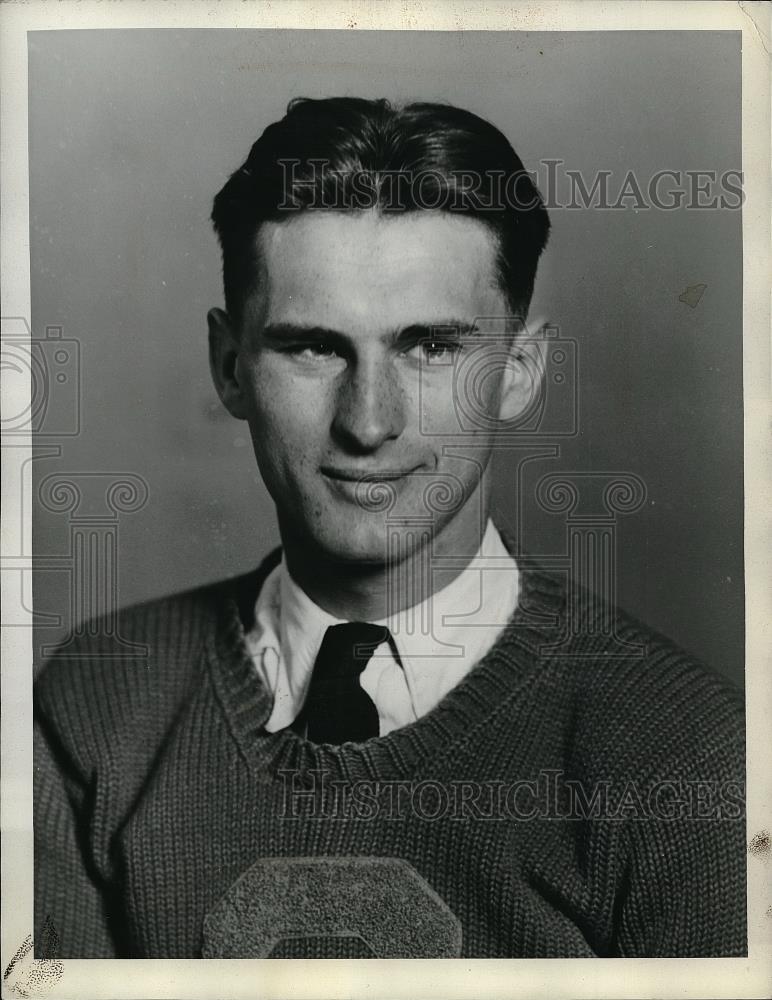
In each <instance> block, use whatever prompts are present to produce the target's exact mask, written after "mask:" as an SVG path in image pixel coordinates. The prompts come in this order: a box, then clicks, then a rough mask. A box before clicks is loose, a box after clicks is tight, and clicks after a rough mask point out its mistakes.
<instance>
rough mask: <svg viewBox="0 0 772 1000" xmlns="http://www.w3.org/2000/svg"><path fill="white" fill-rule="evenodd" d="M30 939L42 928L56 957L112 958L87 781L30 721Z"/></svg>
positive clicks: (40, 934)
mask: <svg viewBox="0 0 772 1000" xmlns="http://www.w3.org/2000/svg"><path fill="white" fill-rule="evenodd" d="M33 752H34V781H35V795H34V801H35V812H34V840H35V894H34V895H35V941H36V942H38V941H42V940H44V930H43V929H44V927H46V923H47V919H48V926H49V927H50V928H51V930H52V932H53V934H54V935H55V938H56V940H57V947H56V951H57V954H56V957H57V958H113V957H116V950H115V947H114V944H113V940H112V936H111V934H110V931H109V927H108V919H107V907H106V905H105V896H106V894H105V889H104V887H103V886H101V885H100V880H99V877H98V875H97V873H96V872H95V871H94V870H93V866H91V865H90V863H89V857H88V850H87V846H86V844H87V823H88V820H87V816H86V807H87V804H88V799H89V789H88V786H87V783H86V782H84V781H83V780H82V778H80V776H79V775H77V773H76V771H75V769H74V768H73V767H72V765H71V763H70V762H69V761H68V760H67V757H66V754H65V752H64V751H63V749H62V748H61V747H60V746H58V744H57V741H56V738H55V737H54V736H52V735H51V734H50V733H49V732H47V731H46V728H45V727H44V726H43V725H41V722H40V720H36V723H35V732H34V751H33Z"/></svg>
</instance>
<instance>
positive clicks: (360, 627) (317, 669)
mask: <svg viewBox="0 0 772 1000" xmlns="http://www.w3.org/2000/svg"><path fill="white" fill-rule="evenodd" d="M388 638H389V630H388V629H387V628H386V627H385V626H383V625H369V624H367V623H365V622H351V623H350V624H347V625H332V626H330V628H328V629H327V631H326V632H325V634H324V639H323V640H322V645H321V648H320V650H319V655H318V656H317V657H316V663H315V664H314V672H313V674H312V676H311V683H310V685H309V688H308V695H307V697H306V701H305V704H304V706H303V710H302V712H301V713H300V715H299V716H298V718H297V720H296V723H295V728H297V729H298V730H299V731H300V732H302V731H303V728H304V727H306V726H307V727H308V728H307V731H306V736H307V738H308V739H309V740H312V741H313V742H314V743H346V742H347V741H349V740H350V741H351V742H352V743H361V742H362V741H363V740H366V739H369V738H370V737H371V736H377V735H378V733H379V731H380V730H379V725H378V710H377V709H376V707H375V705H374V703H373V700H372V698H371V697H370V696H369V695H368V693H367V692H366V691H364V690H363V689H362V687H361V685H360V683H359V677H360V674H361V673H362V671H363V670H364V669H365V667H366V666H367V664H368V663H369V661H370V658H371V657H372V655H373V653H374V652H375V650H376V648H377V647H378V646H380V644H381V643H382V642H386V640H387V639H388Z"/></svg>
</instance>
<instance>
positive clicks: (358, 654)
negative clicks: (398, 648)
mask: <svg viewBox="0 0 772 1000" xmlns="http://www.w3.org/2000/svg"><path fill="white" fill-rule="evenodd" d="M389 634H390V633H389V630H388V629H387V628H386V626H385V625H371V624H369V622H348V623H347V624H345V625H331V626H330V627H329V628H328V629H327V631H326V632H325V634H324V639H323V640H322V645H321V647H320V649H319V654H318V655H317V657H316V665H315V667H314V674H315V675H316V676H322V677H331V676H338V677H341V676H352V675H353V676H358V675H359V674H360V673H361V672H362V671H363V670H364V669H365V667H366V666H367V664H368V663H369V661H370V659H371V657H372V655H373V653H374V652H375V650H376V649H377V648H378V646H380V645H381V643H382V642H387V641H388V639H389Z"/></svg>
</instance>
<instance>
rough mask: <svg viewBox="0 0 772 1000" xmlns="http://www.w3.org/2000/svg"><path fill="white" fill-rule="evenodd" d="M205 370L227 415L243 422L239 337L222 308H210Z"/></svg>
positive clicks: (244, 415) (245, 408) (245, 417)
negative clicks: (208, 372) (206, 369)
mask: <svg viewBox="0 0 772 1000" xmlns="http://www.w3.org/2000/svg"><path fill="white" fill-rule="evenodd" d="M206 319H207V324H208V326H209V370H210V371H211V373H212V381H213V382H214V387H215V389H216V390H217V395H218V396H219V397H220V399H221V400H222V402H223V405H224V406H225V408H226V409H227V411H228V412H229V413H230V414H231V416H233V417H236V418H237V419H238V420H246V419H247V407H246V398H245V395H244V391H243V388H242V386H241V383H240V382H239V366H238V359H239V337H238V335H237V333H236V331H235V330H234V328H233V323H232V322H231V319H230V317H229V316H228V314H227V313H226V312H224V311H223V310H222V309H210V310H209V312H208V313H207V317H206Z"/></svg>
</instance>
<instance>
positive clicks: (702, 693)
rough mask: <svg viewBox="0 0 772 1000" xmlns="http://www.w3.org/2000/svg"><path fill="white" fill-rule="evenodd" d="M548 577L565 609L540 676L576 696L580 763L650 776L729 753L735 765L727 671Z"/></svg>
mask: <svg viewBox="0 0 772 1000" xmlns="http://www.w3.org/2000/svg"><path fill="white" fill-rule="evenodd" d="M544 577H545V578H546V579H548V581H549V583H548V586H550V587H551V588H552V590H553V593H554V594H555V595H557V594H560V595H561V601H560V604H561V608H560V613H559V615H558V624H557V626H556V628H555V629H554V630H553V631H552V632H551V634H550V637H549V638H548V639H547V641H546V642H545V643H543V644H542V647H541V653H542V663H543V666H544V668H545V669H544V675H543V679H542V683H543V684H545V685H546V686H547V687H548V688H551V689H554V694H555V697H556V699H562V700H563V701H564V703H570V710H569V714H570V716H571V719H570V732H571V744H572V749H573V752H574V753H575V754H576V756H577V757H578V758H579V759H580V760H581V761H582V766H583V769H584V770H590V771H592V770H596V769H613V770H614V771H616V773H617V774H621V773H622V772H626V773H628V774H632V775H634V776H635V775H636V774H637V775H638V776H642V775H643V772H644V771H645V772H648V773H649V774H650V775H652V776H653V775H656V774H657V773H667V774H672V773H673V771H674V770H677V769H682V770H688V769H689V768H692V769H693V770H694V771H700V770H703V769H704V770H706V771H712V770H715V768H713V767H712V766H711V762H712V763H716V762H717V761H719V760H720V759H721V758H723V759H724V761H725V762H726V763H727V765H728V766H730V767H731V768H733V769H734V772H738V771H739V763H738V762H739V761H741V760H742V757H743V752H744V699H743V695H742V692H741V691H740V690H739V689H738V688H737V687H736V686H735V685H734V684H733V683H732V682H731V681H730V680H729V679H728V677H726V676H725V675H724V674H722V673H721V672H720V671H719V670H717V669H715V668H714V667H712V666H709V665H708V664H706V663H704V662H703V661H702V660H700V659H699V658H698V657H696V656H694V655H693V654H691V653H689V652H688V651H686V650H685V649H683V648H681V647H680V646H679V645H678V644H677V643H676V642H675V641H673V640H672V639H671V638H669V637H668V636H666V635H664V634H663V633H661V632H659V631H658V630H656V629H655V628H653V627H651V626H649V625H648V624H646V623H644V622H643V621H641V620H640V619H639V618H637V617H635V616H634V615H632V614H630V613H628V612H627V611H625V610H624V609H623V608H621V607H619V606H618V605H617V604H614V603H611V602H609V601H608V600H603V599H601V598H599V597H598V596H597V595H596V594H594V593H593V592H591V591H590V590H588V589H586V588H583V587H581V586H579V585H576V584H570V585H568V586H566V585H565V583H562V584H561V583H560V582H557V581H556V578H555V577H554V576H552V575H551V574H544ZM730 758H731V764H730ZM703 765H704V768H703ZM719 769H720V768H719Z"/></svg>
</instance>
